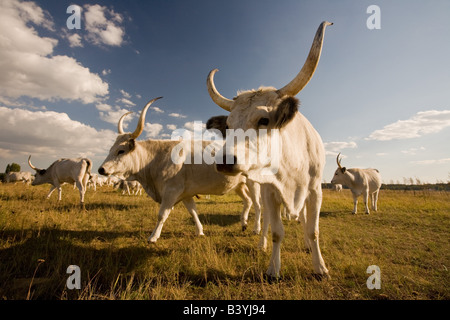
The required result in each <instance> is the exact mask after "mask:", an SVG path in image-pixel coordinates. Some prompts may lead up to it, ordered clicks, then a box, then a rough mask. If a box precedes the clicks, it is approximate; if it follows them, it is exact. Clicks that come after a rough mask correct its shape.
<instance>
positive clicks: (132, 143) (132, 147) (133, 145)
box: [128, 139, 136, 151]
mask: <svg viewBox="0 0 450 320" xmlns="http://www.w3.org/2000/svg"><path fill="white" fill-rule="evenodd" d="M135 147H136V141H135V140H134V139H130V140H128V148H129V149H130V150H129V151H133V150H134V148H135Z"/></svg>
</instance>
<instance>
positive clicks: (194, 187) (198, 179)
mask: <svg viewBox="0 0 450 320" xmlns="http://www.w3.org/2000/svg"><path fill="white" fill-rule="evenodd" d="M157 99H159V98H156V99H153V100H151V101H149V102H148V103H147V104H146V106H145V107H144V108H143V109H142V111H141V115H140V118H139V122H138V125H137V128H136V130H135V131H134V132H133V133H124V132H123V128H122V122H123V118H124V117H125V116H126V115H127V114H128V113H126V114H124V115H123V116H122V117H121V118H120V120H119V123H118V133H119V135H118V136H117V138H116V141H115V143H114V145H113V146H112V147H111V149H110V151H109V155H108V156H107V157H106V159H105V161H104V162H103V164H102V165H101V166H100V168H99V169H98V172H99V173H100V174H102V175H111V174H113V175H117V176H120V177H122V178H126V179H129V180H137V181H139V182H140V183H141V185H142V187H143V188H144V190H145V192H147V194H148V195H149V196H150V197H151V198H152V199H153V200H155V201H156V202H158V203H160V209H159V213H158V222H157V224H156V227H155V229H154V230H153V233H152V234H151V236H150V237H149V241H150V242H156V241H157V240H158V238H159V237H160V235H161V230H162V227H163V224H164V222H165V221H166V219H167V218H168V217H169V214H170V212H171V210H172V207H173V206H174V205H175V204H176V203H178V202H180V201H182V202H183V204H184V205H185V207H186V209H187V210H188V211H189V213H190V214H191V215H192V217H193V218H194V221H195V224H196V227H197V234H199V235H203V234H204V233H203V226H202V224H201V223H200V220H199V219H198V214H197V209H196V206H195V202H194V200H193V197H194V196H196V195H200V194H218V195H222V194H226V193H228V192H230V191H233V190H234V191H235V192H236V193H237V194H238V195H239V196H240V197H241V198H242V199H243V201H244V209H243V212H242V214H241V217H242V216H248V211H249V210H250V207H251V205H252V199H251V194H252V193H251V192H249V190H248V187H247V185H246V178H245V177H244V176H243V175H237V176H235V177H226V176H224V175H222V174H220V173H218V172H217V171H216V170H215V167H214V165H213V164H207V163H205V162H202V163H200V164H195V161H181V162H176V163H175V162H174V160H173V158H172V154H173V153H174V150H176V149H175V148H176V147H177V146H179V144H180V142H179V141H172V140H145V141H136V139H137V138H138V137H139V136H140V135H141V133H142V132H143V130H144V124H145V115H146V113H147V110H148V108H149V107H150V105H151V104H152V103H153V102H154V101H156V100H157ZM208 143H209V141H202V142H201V147H206V146H207V145H208ZM186 144H190V145H191V146H193V144H194V141H187V142H186ZM193 149H194V147H192V150H193ZM187 156H188V154H187V153H186V152H181V157H184V158H186V157H187ZM191 157H192V158H193V157H194V153H192V154H191ZM191 160H193V159H191ZM188 162H190V163H188ZM255 202H256V201H255ZM241 223H242V224H243V227H244V224H246V221H242V220H241Z"/></svg>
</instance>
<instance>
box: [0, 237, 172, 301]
mask: <svg viewBox="0 0 450 320" xmlns="http://www.w3.org/2000/svg"><path fill="white" fill-rule="evenodd" d="M121 237H132V238H137V239H138V240H137V241H135V245H133V246H127V247H119V246H117V247H116V246H115V245H114V244H115V242H116V241H115V240H116V239H117V238H121ZM140 238H141V235H140V233H139V232H109V231H107V232H96V231H71V230H59V229H41V230H34V229H33V230H32V229H23V230H5V231H0V241H1V242H2V243H3V244H5V243H10V244H11V245H9V246H8V247H6V246H5V248H4V249H0V283H1V286H0V296H1V297H3V298H6V299H26V298H27V296H30V297H31V298H32V299H61V297H62V294H63V292H66V293H67V288H66V280H67V279H68V277H69V276H70V274H67V273H66V270H67V267H68V266H70V265H77V266H79V267H80V271H81V286H82V288H90V287H91V288H92V287H95V288H102V290H105V291H107V290H106V289H108V288H109V287H111V286H112V284H114V282H115V280H116V279H117V277H118V275H119V274H128V273H132V272H134V271H135V270H136V269H138V268H139V266H141V265H142V264H143V263H145V260H146V259H147V258H149V257H163V256H166V255H167V254H168V251H167V250H166V249H164V248H160V247H156V246H148V245H147V243H146V241H143V240H142V239H140ZM69 291H70V295H71V296H73V298H79V297H80V296H81V297H83V295H85V296H84V297H83V298H85V297H86V295H88V293H86V290H84V291H83V290H69Z"/></svg>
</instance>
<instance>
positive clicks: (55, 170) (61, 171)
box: [28, 155, 92, 210]
mask: <svg viewBox="0 0 450 320" xmlns="http://www.w3.org/2000/svg"><path fill="white" fill-rule="evenodd" d="M28 165H29V166H30V167H31V169H33V170H35V171H36V175H35V178H34V180H33V182H32V183H31V185H33V186H37V185H40V184H44V183H50V184H51V185H52V187H51V188H50V192H49V193H48V194H47V199H48V198H50V196H51V194H52V193H53V191H55V189H58V200H61V193H62V189H61V186H62V185H63V183H70V184H72V183H75V185H76V186H77V188H78V190H79V191H80V205H81V208H82V209H83V210H84V209H85V206H84V194H85V192H86V185H87V182H88V180H89V178H90V175H91V168H92V161H91V160H89V159H88V158H76V159H65V158H63V159H59V160H56V161H55V162H53V163H52V164H51V165H50V166H49V167H48V168H47V169H39V168H36V167H35V166H34V165H32V164H31V155H30V156H29V157H28Z"/></svg>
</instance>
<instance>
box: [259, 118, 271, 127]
mask: <svg viewBox="0 0 450 320" xmlns="http://www.w3.org/2000/svg"><path fill="white" fill-rule="evenodd" d="M268 124H269V118H261V119H259V121H258V126H267V125H268Z"/></svg>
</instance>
